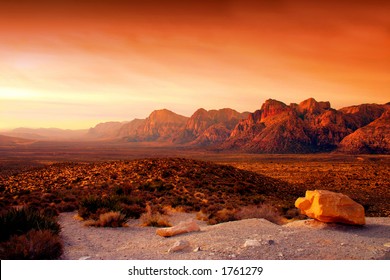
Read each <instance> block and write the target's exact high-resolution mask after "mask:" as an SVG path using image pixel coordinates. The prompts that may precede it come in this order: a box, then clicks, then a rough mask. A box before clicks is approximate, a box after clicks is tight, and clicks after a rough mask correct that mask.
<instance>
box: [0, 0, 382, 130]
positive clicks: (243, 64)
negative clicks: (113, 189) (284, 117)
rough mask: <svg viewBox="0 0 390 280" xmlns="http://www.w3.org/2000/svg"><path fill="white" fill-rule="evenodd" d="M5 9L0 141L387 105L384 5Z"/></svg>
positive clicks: (153, 3)
mask: <svg viewBox="0 0 390 280" xmlns="http://www.w3.org/2000/svg"><path fill="white" fill-rule="evenodd" d="M3 2H4V1H1V2H0V129H9V128H15V127H60V128H88V127H90V126H94V125H95V124H96V123H98V122H101V121H110V120H119V121H122V120H131V119H133V118H135V117H138V118H144V117H146V116H147V115H148V114H149V113H150V112H151V111H152V110H154V109H161V108H167V109H170V110H173V111H175V112H177V113H179V114H183V115H186V116H190V115H191V114H192V113H193V112H194V111H195V110H196V109H198V108H200V107H203V108H206V109H219V108H224V107H230V108H233V109H236V110H238V111H254V110H256V109H258V108H260V106H261V104H262V102H263V101H264V100H265V99H268V98H274V99H278V100H281V101H283V102H285V103H290V102H300V101H302V100H304V99H307V98H309V97H314V98H316V99H317V100H319V101H320V100H324V101H325V100H327V101H330V102H331V104H332V106H333V107H335V108H340V107H343V106H348V105H353V104H360V103H386V102H389V101H390V17H389V14H390V3H389V2H388V1H375V0H374V1H359V0H357V1H356V0H355V1H346V0H340V1H330V0H323V1H299V0H298V1H297V0H295V1H293V0H290V1H287V0H286V1H281V0H273V1H246V0H241V1H222V0H221V1H219V0H214V1H212V0H210V1H199V0H198V1H193V0H190V1H170V0H168V1H157V0H138V1H118V0H112V1H92V0H90V1H87V0H79V1H76V0H73V1H72V0H68V1H40V0H37V1H27V0H25V1H20V0H14V1H7V2H10V3H8V4H4V3H3ZM386 2H387V3H386ZM107 3H109V4H107Z"/></svg>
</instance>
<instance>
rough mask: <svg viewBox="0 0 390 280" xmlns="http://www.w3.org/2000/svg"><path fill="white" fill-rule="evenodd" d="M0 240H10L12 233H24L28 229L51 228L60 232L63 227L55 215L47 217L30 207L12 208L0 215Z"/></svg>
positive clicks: (55, 231) (52, 230) (56, 232)
mask: <svg viewBox="0 0 390 280" xmlns="http://www.w3.org/2000/svg"><path fill="white" fill-rule="evenodd" d="M0 228H1V231H0V242H3V241H6V240H8V239H9V238H10V237H11V236H12V235H23V234H26V233H27V232H28V231H30V230H32V229H35V230H49V231H51V232H52V233H53V234H57V235H58V234H59V232H60V230H61V228H60V225H59V224H58V223H57V222H56V221H55V219H54V218H53V217H47V216H44V215H42V214H40V213H39V212H37V211H33V210H31V209H28V208H21V209H15V208H12V209H10V210H8V211H7V212H5V213H4V214H2V215H0Z"/></svg>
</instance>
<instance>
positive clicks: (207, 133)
mask: <svg viewBox="0 0 390 280" xmlns="http://www.w3.org/2000/svg"><path fill="white" fill-rule="evenodd" d="M247 115H248V113H239V112H237V111H235V110H233V109H228V108H225V109H221V110H210V111H206V110H205V109H203V108H201V109H198V110H197V111H196V112H195V113H194V114H193V115H192V116H191V117H190V118H189V119H188V121H187V123H186V125H185V127H184V128H183V129H182V130H181V131H179V132H178V133H177V134H176V135H175V137H174V138H173V139H172V141H173V142H174V143H176V144H183V143H190V144H193V145H210V144H212V145H215V144H219V143H222V142H224V141H225V140H226V139H227V138H228V137H229V135H230V133H231V131H232V129H233V128H234V127H235V126H236V125H237V123H238V122H239V121H240V120H241V119H243V118H246V117H247Z"/></svg>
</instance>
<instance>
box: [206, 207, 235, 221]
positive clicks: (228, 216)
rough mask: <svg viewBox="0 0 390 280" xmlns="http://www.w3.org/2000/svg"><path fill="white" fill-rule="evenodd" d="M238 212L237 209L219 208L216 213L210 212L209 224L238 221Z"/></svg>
mask: <svg viewBox="0 0 390 280" xmlns="http://www.w3.org/2000/svg"><path fill="white" fill-rule="evenodd" d="M236 213H237V210H235V209H227V208H224V209H222V210H219V211H217V212H215V213H212V214H210V216H209V220H208V221H207V223H208V224H209V225H215V224H219V223H226V222H230V221H236V220H237V217H236Z"/></svg>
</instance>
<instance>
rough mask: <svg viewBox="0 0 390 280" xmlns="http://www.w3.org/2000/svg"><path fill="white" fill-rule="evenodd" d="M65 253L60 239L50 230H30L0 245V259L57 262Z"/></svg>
mask: <svg viewBox="0 0 390 280" xmlns="http://www.w3.org/2000/svg"><path fill="white" fill-rule="evenodd" d="M62 253H63V245H62V241H61V239H60V237H59V236H58V235H56V234H54V233H53V232H52V231H50V230H30V231H28V232H27V233H26V234H23V235H20V236H18V235H13V236H12V237H11V238H10V239H9V240H8V241H6V242H3V243H1V244H0V259H3V260H4V259H6V260H55V259H59V258H60V257H61V255H62Z"/></svg>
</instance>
